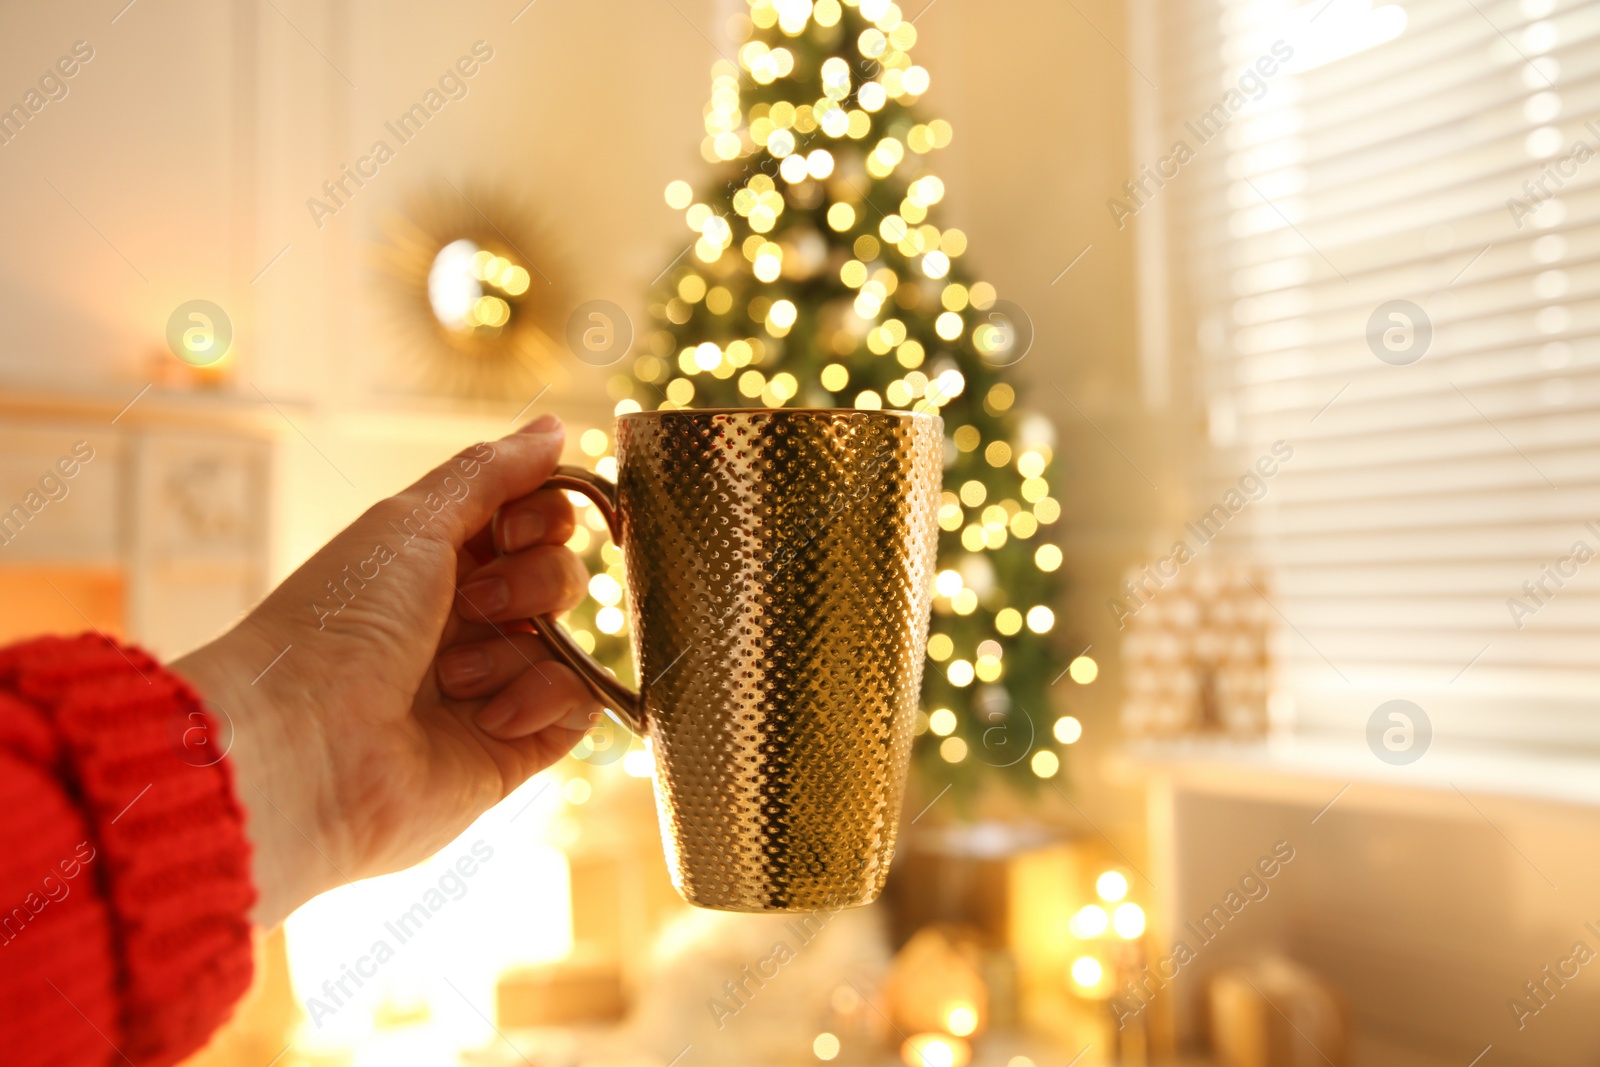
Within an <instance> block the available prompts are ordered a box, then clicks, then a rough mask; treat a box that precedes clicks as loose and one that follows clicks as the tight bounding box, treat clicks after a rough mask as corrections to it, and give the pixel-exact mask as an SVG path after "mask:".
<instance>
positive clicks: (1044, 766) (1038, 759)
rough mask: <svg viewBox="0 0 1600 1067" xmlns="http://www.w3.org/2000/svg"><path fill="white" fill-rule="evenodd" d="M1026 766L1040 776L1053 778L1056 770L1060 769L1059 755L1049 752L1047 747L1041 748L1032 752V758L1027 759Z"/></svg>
mask: <svg viewBox="0 0 1600 1067" xmlns="http://www.w3.org/2000/svg"><path fill="white" fill-rule="evenodd" d="M1028 766H1029V767H1031V768H1032V769H1033V773H1034V774H1037V775H1038V776H1039V777H1040V778H1054V777H1055V775H1056V772H1057V771H1059V770H1060V769H1061V757H1060V756H1057V755H1056V754H1055V753H1054V752H1051V751H1050V750H1049V749H1048V748H1041V749H1040V750H1039V751H1037V752H1035V753H1034V754H1033V759H1032V760H1030V761H1029V764H1028Z"/></svg>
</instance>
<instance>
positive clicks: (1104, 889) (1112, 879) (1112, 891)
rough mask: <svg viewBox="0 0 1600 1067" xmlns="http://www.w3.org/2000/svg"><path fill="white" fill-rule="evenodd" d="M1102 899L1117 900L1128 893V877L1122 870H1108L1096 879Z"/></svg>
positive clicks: (1095, 886) (1095, 884) (1097, 891)
mask: <svg viewBox="0 0 1600 1067" xmlns="http://www.w3.org/2000/svg"><path fill="white" fill-rule="evenodd" d="M1094 891H1095V892H1096V893H1098V894H1100V899H1101V900H1105V901H1111V902H1113V903H1114V902H1116V901H1118V900H1121V899H1122V898H1123V897H1125V896H1127V895H1128V878H1127V876H1126V875H1124V874H1123V873H1122V872H1121V871H1107V872H1106V873H1104V874H1102V875H1101V876H1100V877H1099V878H1096V879H1095V881H1094Z"/></svg>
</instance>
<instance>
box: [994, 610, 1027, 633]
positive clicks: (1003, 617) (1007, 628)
mask: <svg viewBox="0 0 1600 1067" xmlns="http://www.w3.org/2000/svg"><path fill="white" fill-rule="evenodd" d="M994 628H995V629H996V630H999V631H1000V632H1001V633H1003V634H1005V635H1006V636H1007V637H1010V636H1011V635H1012V634H1015V633H1019V632H1021V630H1022V612H1020V611H1018V610H1017V609H1016V608H1001V609H1000V612H999V614H997V615H995V617H994Z"/></svg>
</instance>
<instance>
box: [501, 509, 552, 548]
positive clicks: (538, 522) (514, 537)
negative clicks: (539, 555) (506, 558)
mask: <svg viewBox="0 0 1600 1067" xmlns="http://www.w3.org/2000/svg"><path fill="white" fill-rule="evenodd" d="M544 531H545V521H544V516H543V515H540V514H539V513H538V512H536V511H524V512H523V513H522V514H520V515H510V516H507V518H506V522H505V529H504V530H502V531H501V533H502V535H503V539H504V541H505V544H504V545H502V546H501V547H502V548H504V549H505V550H506V551H507V552H519V551H521V550H522V549H524V548H527V547H528V546H529V545H531V544H535V543H536V542H537V541H538V540H539V538H541V537H543V536H544Z"/></svg>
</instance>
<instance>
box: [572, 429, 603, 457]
mask: <svg viewBox="0 0 1600 1067" xmlns="http://www.w3.org/2000/svg"><path fill="white" fill-rule="evenodd" d="M610 444H611V439H610V438H609V437H607V436H606V432H605V431H604V430H585V431H583V436H582V437H579V438H578V447H579V448H581V449H583V454H584V455H586V456H603V455H605V452H606V447H607V446H608V445H610Z"/></svg>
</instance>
